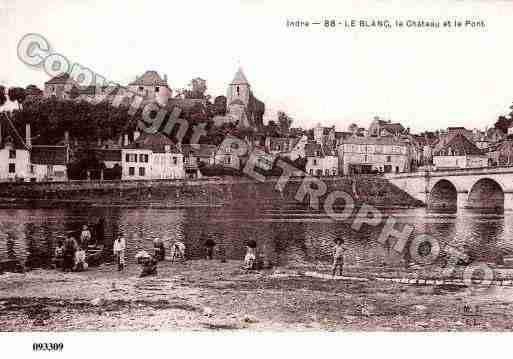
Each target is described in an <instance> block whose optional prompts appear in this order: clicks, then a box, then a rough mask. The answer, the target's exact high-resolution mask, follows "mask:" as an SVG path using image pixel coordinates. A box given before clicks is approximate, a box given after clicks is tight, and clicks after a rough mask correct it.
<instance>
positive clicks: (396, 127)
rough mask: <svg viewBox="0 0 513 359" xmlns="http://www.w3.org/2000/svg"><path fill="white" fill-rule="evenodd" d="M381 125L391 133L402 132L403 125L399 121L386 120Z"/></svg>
mask: <svg viewBox="0 0 513 359" xmlns="http://www.w3.org/2000/svg"><path fill="white" fill-rule="evenodd" d="M381 127H382V128H384V129H385V130H387V131H388V132H391V133H393V134H398V133H402V132H404V127H403V125H401V124H400V123H388V122H387V123H384V124H383V125H382V126H381Z"/></svg>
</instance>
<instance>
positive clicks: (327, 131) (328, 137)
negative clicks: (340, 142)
mask: <svg viewBox="0 0 513 359" xmlns="http://www.w3.org/2000/svg"><path fill="white" fill-rule="evenodd" d="M313 135H314V141H315V142H317V143H318V144H320V145H323V146H324V145H328V146H333V145H334V144H335V126H332V127H324V126H321V124H320V123H319V124H317V126H316V127H314V129H313Z"/></svg>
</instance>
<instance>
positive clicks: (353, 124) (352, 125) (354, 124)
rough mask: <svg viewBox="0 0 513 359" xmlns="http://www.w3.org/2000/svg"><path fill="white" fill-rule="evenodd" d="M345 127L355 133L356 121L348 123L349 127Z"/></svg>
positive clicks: (356, 129)
mask: <svg viewBox="0 0 513 359" xmlns="http://www.w3.org/2000/svg"><path fill="white" fill-rule="evenodd" d="M347 129H348V131H349V132H351V133H352V134H355V133H357V132H358V125H357V124H356V123H352V124H350V125H349V127H348V128H347Z"/></svg>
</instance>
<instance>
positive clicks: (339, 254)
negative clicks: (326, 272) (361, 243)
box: [332, 238, 347, 276]
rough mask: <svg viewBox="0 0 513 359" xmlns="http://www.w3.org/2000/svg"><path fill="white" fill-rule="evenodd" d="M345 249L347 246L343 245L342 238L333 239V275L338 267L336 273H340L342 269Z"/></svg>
mask: <svg viewBox="0 0 513 359" xmlns="http://www.w3.org/2000/svg"><path fill="white" fill-rule="evenodd" d="M346 250H347V247H346V246H345V245H344V240H343V239H341V238H337V239H335V249H334V253H333V273H332V275H333V276H335V274H336V273H337V269H338V275H339V276H341V275H342V271H343V269H344V252H345V251H346Z"/></svg>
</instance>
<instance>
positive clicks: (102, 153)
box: [93, 148, 121, 162]
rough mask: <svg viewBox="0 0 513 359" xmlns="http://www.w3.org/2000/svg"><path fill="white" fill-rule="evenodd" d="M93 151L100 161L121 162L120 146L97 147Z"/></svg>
mask: <svg viewBox="0 0 513 359" xmlns="http://www.w3.org/2000/svg"><path fill="white" fill-rule="evenodd" d="M93 151H94V155H95V157H96V158H97V159H98V161H112V162H121V149H119V148H117V149H116V148H95V149H94V150H93Z"/></svg>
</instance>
